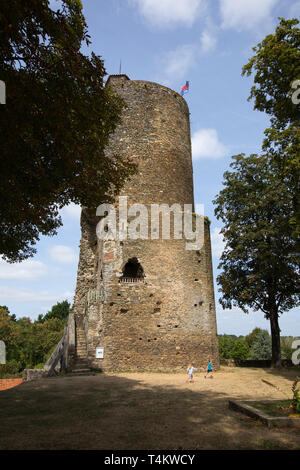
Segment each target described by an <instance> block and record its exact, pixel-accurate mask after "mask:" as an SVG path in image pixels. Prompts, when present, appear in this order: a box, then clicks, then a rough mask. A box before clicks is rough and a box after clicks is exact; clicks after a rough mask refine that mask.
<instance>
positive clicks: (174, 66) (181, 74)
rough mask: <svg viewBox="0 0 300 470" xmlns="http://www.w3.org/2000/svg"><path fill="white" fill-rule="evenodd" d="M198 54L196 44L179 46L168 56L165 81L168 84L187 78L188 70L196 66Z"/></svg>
mask: <svg viewBox="0 0 300 470" xmlns="http://www.w3.org/2000/svg"><path fill="white" fill-rule="evenodd" d="M197 54H198V50H197V47H196V46H195V45H194V44H186V45H183V46H179V47H177V48H176V49H175V50H173V51H171V52H169V53H168V54H166V56H165V60H164V62H165V67H164V72H163V76H164V77H165V79H163V81H164V82H167V83H168V82H169V81H170V80H172V79H174V78H176V80H182V79H183V78H185V77H186V75H187V72H188V70H190V69H191V68H192V66H193V65H194V64H195V61H196V57H197Z"/></svg>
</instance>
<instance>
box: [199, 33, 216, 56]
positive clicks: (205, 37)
mask: <svg viewBox="0 0 300 470" xmlns="http://www.w3.org/2000/svg"><path fill="white" fill-rule="evenodd" d="M216 44H217V38H216V35H215V34H213V32H212V31H210V30H209V29H205V30H204V31H203V32H202V34H201V39H200V51H201V53H203V54H206V53H207V52H211V51H213V50H214V49H215V47H216Z"/></svg>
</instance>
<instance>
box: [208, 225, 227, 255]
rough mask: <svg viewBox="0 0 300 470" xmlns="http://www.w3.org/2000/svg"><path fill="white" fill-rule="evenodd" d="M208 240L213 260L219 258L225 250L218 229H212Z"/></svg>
mask: <svg viewBox="0 0 300 470" xmlns="http://www.w3.org/2000/svg"><path fill="white" fill-rule="evenodd" d="M210 238H211V250H212V256H213V257H214V258H220V256H221V254H222V252H223V250H224V248H225V243H224V241H223V235H222V234H221V233H220V228H219V227H216V228H214V229H213V231H212V233H211V236H210Z"/></svg>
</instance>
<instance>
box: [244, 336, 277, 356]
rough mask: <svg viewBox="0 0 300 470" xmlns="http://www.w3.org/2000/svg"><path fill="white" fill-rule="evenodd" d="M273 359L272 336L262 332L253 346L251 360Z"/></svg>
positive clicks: (250, 354)
mask: <svg viewBox="0 0 300 470" xmlns="http://www.w3.org/2000/svg"><path fill="white" fill-rule="evenodd" d="M271 357H272V342H271V336H270V335H269V333H268V332H267V330H262V331H261V332H260V333H259V334H258V335H257V338H256V339H255V341H254V343H253V344H252V346H251V349H250V353H249V359H254V360H263V359H271Z"/></svg>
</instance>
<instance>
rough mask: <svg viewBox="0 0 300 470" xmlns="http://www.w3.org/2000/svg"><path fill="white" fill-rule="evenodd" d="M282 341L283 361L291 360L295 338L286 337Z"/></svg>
mask: <svg viewBox="0 0 300 470" xmlns="http://www.w3.org/2000/svg"><path fill="white" fill-rule="evenodd" d="M280 341H281V353H282V358H283V359H291V358H292V354H293V352H294V349H293V348H292V343H293V341H294V338H293V336H286V337H283V338H280Z"/></svg>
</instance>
